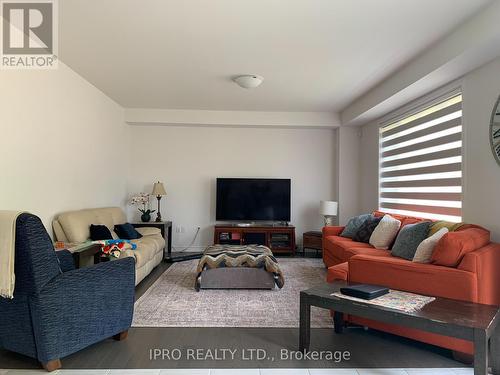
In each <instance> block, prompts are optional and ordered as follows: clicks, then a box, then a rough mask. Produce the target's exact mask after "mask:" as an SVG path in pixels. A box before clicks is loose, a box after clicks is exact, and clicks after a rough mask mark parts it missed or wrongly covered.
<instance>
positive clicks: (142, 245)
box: [52, 207, 165, 285]
mask: <svg viewBox="0 0 500 375" xmlns="http://www.w3.org/2000/svg"><path fill="white" fill-rule="evenodd" d="M126 221H127V217H126V216H125V213H124V212H123V210H122V209H121V208H119V207H106V208H91V209H85V210H79V211H68V212H64V213H61V214H59V215H57V217H56V218H55V219H54V221H53V222H52V227H53V229H54V234H55V237H56V239H57V240H58V241H64V242H85V241H88V240H89V238H90V233H89V229H90V224H103V225H106V226H107V227H108V228H109V229H110V231H111V233H112V234H113V236H114V237H115V236H116V234H115V233H114V231H113V229H114V226H115V225H116V224H123V223H125V222H126ZM137 231H138V232H139V233H141V234H142V235H143V237H141V238H139V239H137V240H132V241H131V242H133V243H135V244H136V245H137V248H136V249H135V250H126V251H124V252H122V255H121V256H122V257H125V256H132V257H134V258H135V285H137V284H139V283H140V282H141V281H142V279H144V278H145V277H146V276H147V275H149V273H150V272H151V271H152V270H153V268H155V267H156V266H157V265H158V264H160V263H161V261H162V260H163V249H164V248H165V239H164V238H163V237H162V235H161V233H160V230H159V229H157V228H137ZM115 238H118V237H115Z"/></svg>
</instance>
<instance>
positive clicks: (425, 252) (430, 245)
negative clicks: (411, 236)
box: [413, 227, 449, 263]
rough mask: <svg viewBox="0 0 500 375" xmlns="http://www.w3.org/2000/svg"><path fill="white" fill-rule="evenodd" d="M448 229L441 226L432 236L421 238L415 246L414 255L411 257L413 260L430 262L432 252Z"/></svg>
mask: <svg viewBox="0 0 500 375" xmlns="http://www.w3.org/2000/svg"><path fill="white" fill-rule="evenodd" d="M448 232H449V230H448V228H446V227H442V228H441V229H439V230H438V231H437V232H436V233H434V234H433V235H432V236H430V237H427V238H426V239H425V240H423V241H422V242H421V243H420V245H418V247H417V251H416V252H415V256H414V257H413V261H414V262H417V263H430V262H431V258H432V253H433V252H434V249H435V247H436V245H437V243H438V242H439V240H440V239H441V237H443V236H444V235H445V234H446V233H448Z"/></svg>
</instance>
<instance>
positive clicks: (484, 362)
mask: <svg viewBox="0 0 500 375" xmlns="http://www.w3.org/2000/svg"><path fill="white" fill-rule="evenodd" d="M346 285H348V284H347V283H346V282H343V281H336V282H334V283H332V284H325V285H321V286H318V287H315V288H311V289H308V290H304V291H301V292H300V339H299V347H300V350H301V351H304V350H309V344H310V330H311V329H310V328H311V306H317V307H322V308H324V309H330V310H334V311H335V316H334V323H335V332H337V333H341V332H342V327H343V324H344V323H343V318H342V315H343V314H350V315H354V316H359V317H362V318H367V319H372V320H376V321H380V322H384V323H392V324H397V325H400V326H405V327H409V328H415V329H419V330H422V331H426V332H431V333H436V334H440V335H444V336H449V337H455V338H459V339H463V340H468V341H472V342H473V343H474V351H475V352H474V375H487V374H488V354H489V349H488V348H489V343H490V339H492V340H491V342H492V343H491V360H492V361H491V365H492V367H493V374H495V375H498V374H500V372H499V371H500V369H499V368H498V367H499V363H498V361H499V359H500V348H499V343H498V341H499V339H500V338H499V337H498V336H499V334H500V332H498V331H500V328H499V329H496V328H497V325H498V323H499V321H500V307H499V306H491V305H481V304H477V303H471V302H463V301H457V300H451V299H446V298H436V299H435V300H434V301H433V302H431V303H429V304H427V305H426V306H425V307H423V308H422V309H421V310H419V311H417V312H411V313H407V312H404V311H399V310H394V309H389V308H384V307H380V306H375V305H371V304H367V303H363V302H358V301H353V300H348V299H344V298H340V297H336V296H332V295H331V294H332V293H334V292H338V291H339V290H340V288H341V287H343V286H346Z"/></svg>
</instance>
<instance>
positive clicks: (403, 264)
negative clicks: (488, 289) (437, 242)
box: [348, 255, 478, 302]
mask: <svg viewBox="0 0 500 375" xmlns="http://www.w3.org/2000/svg"><path fill="white" fill-rule="evenodd" d="M348 280H349V281H350V282H357V283H364V284H375V285H382V286H386V287H388V288H392V289H397V290H402V291H406V292H411V293H417V294H423V295H429V296H434V297H444V298H451V299H458V300H462V301H470V302H478V292H477V289H478V285H477V278H476V275H475V274H474V273H473V272H469V271H465V270H461V269H457V268H452V267H444V266H436V265H433V264H422V263H414V262H411V261H408V260H405V259H402V258H396V257H392V256H390V257H379V256H373V255H355V256H353V257H351V258H350V259H349V274H348Z"/></svg>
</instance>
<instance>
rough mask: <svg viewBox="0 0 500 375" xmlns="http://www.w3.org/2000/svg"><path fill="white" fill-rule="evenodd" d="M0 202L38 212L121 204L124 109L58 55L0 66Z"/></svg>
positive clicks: (47, 220) (46, 214)
mask: <svg viewBox="0 0 500 375" xmlns="http://www.w3.org/2000/svg"><path fill="white" fill-rule="evenodd" d="M0 84H1V87H2V90H0V129H1V137H0V173H1V177H0V179H1V184H0V207H1V209H12V210H27V211H30V212H32V213H33V214H36V215H38V216H40V217H41V218H42V220H43V222H44V224H45V225H46V227H47V228H48V230H49V233H52V229H51V219H52V217H53V215H54V214H56V213H58V212H61V211H64V210H70V209H79V208H88V207H99V206H112V205H121V204H122V203H123V200H124V197H125V181H126V178H125V174H126V170H124V168H123V167H122V165H126V162H125V161H124V159H126V155H127V153H128V152H129V151H128V149H129V148H128V146H127V145H126V144H125V143H124V135H125V133H124V128H125V126H126V125H125V124H124V122H123V109H122V108H121V107H120V106H118V105H117V104H116V103H115V102H113V101H112V100H111V99H109V98H108V97H107V96H105V95H104V94H103V93H102V92H100V91H99V90H97V89H96V88H95V87H94V86H92V85H91V84H90V83H88V82H87V81H85V80H84V79H83V78H81V77H80V76H79V75H77V74H76V73H75V72H73V71H72V70H71V69H69V68H68V67H66V66H65V65H64V64H63V63H59V69H57V70H39V71H34V70H31V71H30V70H25V71H16V70H2V71H0Z"/></svg>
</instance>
